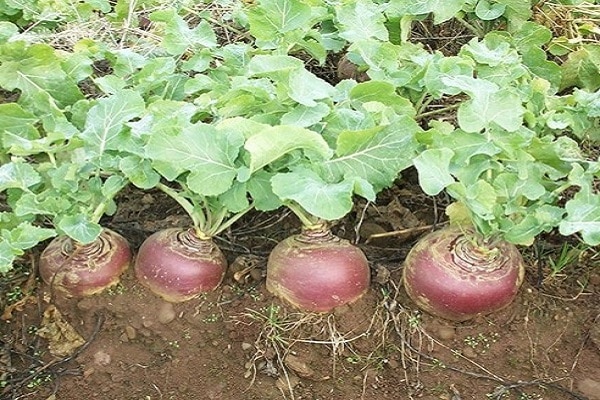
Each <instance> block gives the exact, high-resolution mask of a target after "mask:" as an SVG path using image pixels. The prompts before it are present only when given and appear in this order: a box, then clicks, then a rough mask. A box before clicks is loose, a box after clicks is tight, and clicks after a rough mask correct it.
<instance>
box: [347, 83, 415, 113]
mask: <svg viewBox="0 0 600 400" xmlns="http://www.w3.org/2000/svg"><path fill="white" fill-rule="evenodd" d="M350 98H351V99H352V100H354V101H358V102H360V103H362V104H364V103H368V102H379V103H382V104H384V105H386V106H389V107H392V108H393V109H394V111H396V112H397V113H398V114H401V115H402V114H404V115H409V116H412V117H414V116H415V114H416V111H415V109H414V107H413V105H412V103H411V102H410V101H409V100H408V99H406V98H404V97H402V96H400V95H398V94H397V93H396V88H395V87H394V85H392V84H391V83H388V82H381V81H368V82H362V83H359V84H358V85H356V86H354V87H353V88H352V90H350Z"/></svg>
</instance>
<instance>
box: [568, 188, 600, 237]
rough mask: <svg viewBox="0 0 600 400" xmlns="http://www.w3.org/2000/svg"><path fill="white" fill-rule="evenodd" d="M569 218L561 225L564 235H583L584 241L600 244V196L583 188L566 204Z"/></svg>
mask: <svg viewBox="0 0 600 400" xmlns="http://www.w3.org/2000/svg"><path fill="white" fill-rule="evenodd" d="M565 209H566V210H567V216H566V217H565V218H564V220H563V221H562V222H561V223H560V225H559V230H560V233H561V234H562V235H565V236H569V235H572V234H574V233H577V232H579V233H581V237H582V238H583V240H584V241H585V242H586V243H587V244H589V245H591V246H597V245H599V244H600V195H598V194H594V193H592V191H591V189H590V188H589V187H583V188H581V190H580V191H579V192H577V193H576V194H575V196H573V198H572V199H571V200H569V201H567V203H566V204H565Z"/></svg>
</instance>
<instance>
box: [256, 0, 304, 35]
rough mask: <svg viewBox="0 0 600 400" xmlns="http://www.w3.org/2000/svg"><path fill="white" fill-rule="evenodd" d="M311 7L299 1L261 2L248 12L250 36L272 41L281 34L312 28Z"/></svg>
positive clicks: (266, 0)
mask: <svg viewBox="0 0 600 400" xmlns="http://www.w3.org/2000/svg"><path fill="white" fill-rule="evenodd" d="M312 20H313V18H312V12H311V6H310V5H309V4H307V2H305V1H299V0H261V1H260V3H259V4H258V5H257V6H254V7H252V8H250V9H249V10H248V23H249V25H250V34H251V35H252V36H253V37H255V38H257V39H259V40H263V41H271V40H273V39H275V38H276V37H278V36H281V34H285V33H287V32H291V31H294V30H296V29H300V30H304V29H306V28H307V27H310V26H312Z"/></svg>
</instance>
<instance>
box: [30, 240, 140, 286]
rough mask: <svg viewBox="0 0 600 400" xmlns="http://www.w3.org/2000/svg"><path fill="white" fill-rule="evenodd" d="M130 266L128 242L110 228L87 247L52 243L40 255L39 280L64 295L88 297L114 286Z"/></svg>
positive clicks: (69, 241) (77, 244)
mask: <svg viewBox="0 0 600 400" xmlns="http://www.w3.org/2000/svg"><path fill="white" fill-rule="evenodd" d="M130 263H131V250H130V248H129V244H128V243H127V240H126V239H125V238H124V237H123V236H121V235H119V234H118V233H116V232H113V231H111V230H110V229H104V230H103V231H102V233H101V234H100V236H99V237H98V238H97V239H96V240H95V241H93V242H91V243H88V244H80V243H77V242H75V241H74V240H73V239H71V238H69V237H68V236H59V237H57V238H55V239H54V240H52V241H51V242H50V244H49V245H48V246H47V247H46V248H45V249H44V251H43V252H42V254H41V256H40V265H39V270H40V276H41V277H42V280H43V281H44V282H45V283H46V284H48V285H50V286H51V287H52V288H53V289H56V290H58V291H60V292H62V293H63V294H65V295H67V296H89V295H93V294H96V293H99V292H101V291H103V290H104V289H106V288H108V287H110V286H113V285H115V284H117V283H118V282H119V280H120V276H121V274H122V273H123V272H124V271H125V270H126V269H127V268H128V267H129V265H130Z"/></svg>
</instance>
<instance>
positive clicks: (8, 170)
mask: <svg viewBox="0 0 600 400" xmlns="http://www.w3.org/2000/svg"><path fill="white" fill-rule="evenodd" d="M40 181H41V177H40V174H39V173H38V172H37V171H36V170H35V169H34V168H33V167H32V166H31V165H30V164H28V163H25V162H14V161H13V162H9V163H7V164H4V165H2V166H0V192H2V191H4V190H6V189H9V188H18V189H23V190H25V189H27V188H28V187H30V186H33V185H35V184H36V183H39V182H40Z"/></svg>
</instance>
